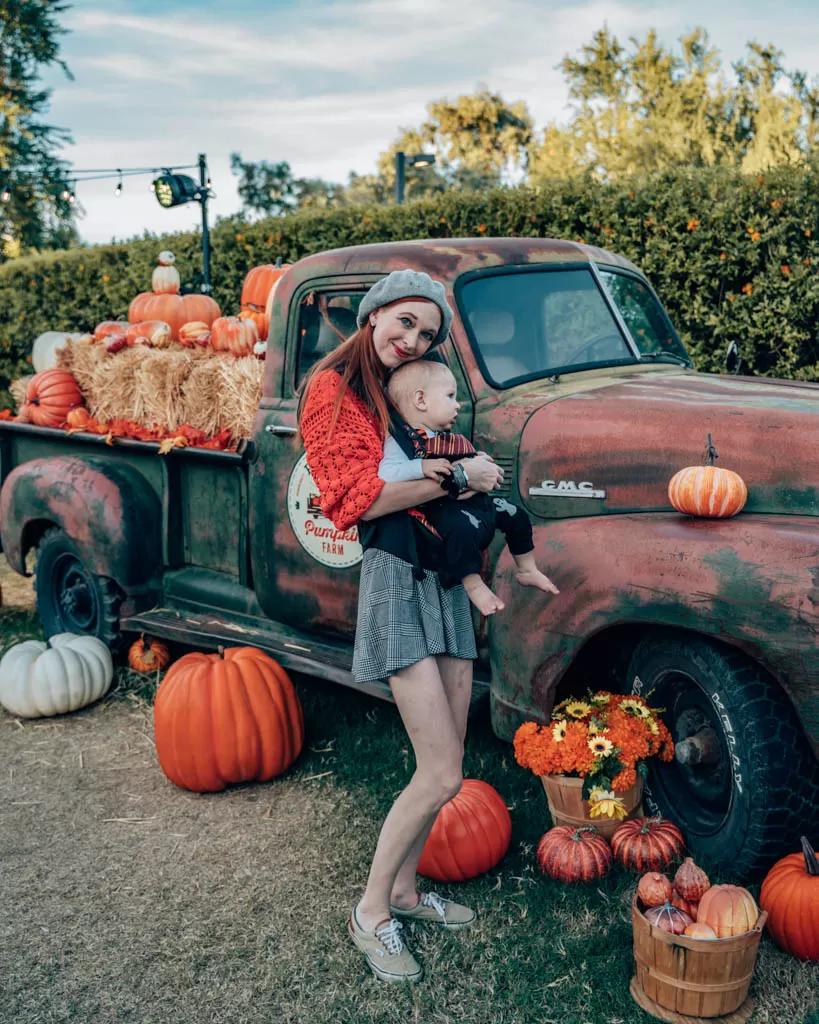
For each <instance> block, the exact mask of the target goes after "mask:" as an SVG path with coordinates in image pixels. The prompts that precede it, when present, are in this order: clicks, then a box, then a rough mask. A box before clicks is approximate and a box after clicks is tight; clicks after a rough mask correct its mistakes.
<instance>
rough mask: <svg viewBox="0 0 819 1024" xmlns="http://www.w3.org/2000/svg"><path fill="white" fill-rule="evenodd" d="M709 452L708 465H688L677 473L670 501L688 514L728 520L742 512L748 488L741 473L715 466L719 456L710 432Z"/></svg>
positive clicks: (670, 484) (670, 488) (672, 484)
mask: <svg viewBox="0 0 819 1024" xmlns="http://www.w3.org/2000/svg"><path fill="white" fill-rule="evenodd" d="M705 454H706V465H704V466H686V467H685V469H681V470H680V471H679V473H675V474H674V476H673V477H672V478H671V480H670V481H669V484H668V500H669V501H670V502H671V504H672V505H673V506H674V508H675V509H676V510H677V511H678V512H683V513H684V514H685V515H689V516H703V517H706V518H709V519H727V518H728V517H729V516H734V515H736V514H737V512H741V511H742V509H743V507H744V506H745V502H746V500H747V498H748V488H747V487H746V486H745V481H744V480H743V479H742V477H741V476H740V475H739V474H738V473H734V472H733V471H732V470H730V469H718V468H717V467H716V466H715V465H714V459H716V458H719V456H718V454H717V450H716V448H715V447H714V446H713V445H712V444H711V435H710V434H709V435H708V444H707V445H706V449H705Z"/></svg>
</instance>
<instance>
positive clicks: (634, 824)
mask: <svg viewBox="0 0 819 1024" xmlns="http://www.w3.org/2000/svg"><path fill="white" fill-rule="evenodd" d="M611 848H612V852H613V853H614V856H615V857H616V859H617V860H618V861H619V862H620V864H622V865H623V867H624V868H630V869H631V870H632V871H640V872H643V871H662V870H663V869H664V868H666V867H668V865H669V864H670V863H671V862H672V861H673V860H674V858H675V857H678V856H679V855H680V854H681V853H682V851H683V849H684V848H685V840H684V839H683V836H682V832H680V830H679V829H678V828H677V826H676V825H672V823H671V822H670V821H664V820H663V818H662V817H661V816H660V815H657V817H655V818H631V819H630V820H629V821H624V822H623V824H622V825H620V827H619V828H618V829H617V831H616V832H615V833H614V835H613V836H612V837H611Z"/></svg>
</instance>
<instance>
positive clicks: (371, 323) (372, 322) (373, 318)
mask: <svg viewBox="0 0 819 1024" xmlns="http://www.w3.org/2000/svg"><path fill="white" fill-rule="evenodd" d="M370 327H375V317H374V316H371V317H370Z"/></svg>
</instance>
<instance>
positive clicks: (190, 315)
mask: <svg viewBox="0 0 819 1024" xmlns="http://www.w3.org/2000/svg"><path fill="white" fill-rule="evenodd" d="M221 315H222V311H221V309H219V306H218V305H217V304H216V303H215V302H214V301H213V299H212V298H211V297H210V296H209V295H195V294H191V295H174V294H172V293H166V294H161V295H155V294H154V293H153V292H143V293H142V294H141V295H137V297H136V298H135V299H134V301H133V302H132V303H131V305H130V306H129V308H128V322H129V323H132V324H138V323H140V322H141V321H143V320H164V321H165V323H166V324H168V325H169V326H170V328H171V337H172V338H173V339H174V341H175V340H176V338H177V336H178V335H179V328H180V327H181V326H182V325H183V324H187V323H189V322H190V321H191V320H201V321H202V322H203V323H206V324H212V323H213V321H214V320H216V318H217V317H220V316H221Z"/></svg>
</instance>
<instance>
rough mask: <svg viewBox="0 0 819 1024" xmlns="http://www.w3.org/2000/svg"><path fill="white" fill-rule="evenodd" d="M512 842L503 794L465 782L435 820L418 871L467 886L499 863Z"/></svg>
mask: <svg viewBox="0 0 819 1024" xmlns="http://www.w3.org/2000/svg"><path fill="white" fill-rule="evenodd" d="M511 838H512V819H511V818H510V817H509V811H508V810H507V808H506V804H505V803H504V800H503V797H502V796H501V795H500V793H498V791H497V790H496V789H493V788H492V786H490V785H489V783H488V782H481V781H480V780H479V779H464V783H463V786H462V787H461V791H460V793H458V795H457V796H454V797H453V798H452V799H451V800H450V801H448V802H447V803H445V804H444V806H443V807H442V808H441V810H440V812H439V814H438V817H437V818H436V819H435V824H434V825H433V826H432V831H431V832H430V834H429V836H428V838H427V841H426V843H425V844H424V849H423V851H422V853H421V859H420V861H419V862H418V871H419V873H420V874H422V875H425V876H426V877H427V878H432V879H434V880H435V881H436V882H464V881H466V879H467V878H475V877H476V876H477V875H482V874H483V873H484V872H485V871H489V870H490V869H491V868H493V867H494V866H495V865H496V864H497V863H499V862H500V861H501V860H502V859H503V857H504V855H505V853H506V851H507V850H508V849H509V841H510V839H511Z"/></svg>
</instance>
